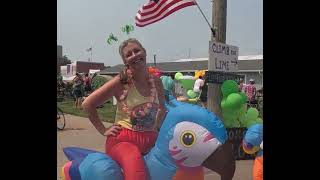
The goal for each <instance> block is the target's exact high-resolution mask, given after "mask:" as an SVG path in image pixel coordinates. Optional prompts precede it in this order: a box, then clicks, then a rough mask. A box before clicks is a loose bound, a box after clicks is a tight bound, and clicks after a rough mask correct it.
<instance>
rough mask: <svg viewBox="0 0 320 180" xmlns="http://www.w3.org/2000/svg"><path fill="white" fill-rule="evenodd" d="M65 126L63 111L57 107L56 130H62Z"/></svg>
mask: <svg viewBox="0 0 320 180" xmlns="http://www.w3.org/2000/svg"><path fill="white" fill-rule="evenodd" d="M65 126H66V119H65V117H64V113H63V111H62V110H61V109H60V108H59V107H57V129H58V130H63V129H64V127H65Z"/></svg>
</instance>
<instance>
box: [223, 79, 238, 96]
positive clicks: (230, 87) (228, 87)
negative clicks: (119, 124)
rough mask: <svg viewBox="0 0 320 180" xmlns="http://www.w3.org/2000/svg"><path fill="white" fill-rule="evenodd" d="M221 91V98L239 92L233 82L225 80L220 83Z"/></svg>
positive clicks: (235, 83)
mask: <svg viewBox="0 0 320 180" xmlns="http://www.w3.org/2000/svg"><path fill="white" fill-rule="evenodd" d="M221 91H222V95H223V97H228V96H229V94H231V93H237V92H239V88H238V84H237V82H235V81H233V80H226V81H224V82H223V83H222V86H221Z"/></svg>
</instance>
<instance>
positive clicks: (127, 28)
mask: <svg viewBox="0 0 320 180" xmlns="http://www.w3.org/2000/svg"><path fill="white" fill-rule="evenodd" d="M121 30H122V32H125V33H127V34H130V32H131V31H133V30H134V27H133V25H131V24H130V25H129V24H126V25H125V26H123V27H122V28H121Z"/></svg>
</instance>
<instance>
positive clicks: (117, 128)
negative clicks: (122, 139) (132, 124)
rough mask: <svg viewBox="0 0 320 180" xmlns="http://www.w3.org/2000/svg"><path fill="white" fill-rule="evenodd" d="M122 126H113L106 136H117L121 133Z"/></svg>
mask: <svg viewBox="0 0 320 180" xmlns="http://www.w3.org/2000/svg"><path fill="white" fill-rule="evenodd" d="M121 129H122V128H121V126H120V125H119V124H113V125H112V126H111V127H109V128H108V129H107V130H106V131H105V132H104V134H103V135H104V136H107V137H108V136H117V135H118V134H119V132H120V131H121Z"/></svg>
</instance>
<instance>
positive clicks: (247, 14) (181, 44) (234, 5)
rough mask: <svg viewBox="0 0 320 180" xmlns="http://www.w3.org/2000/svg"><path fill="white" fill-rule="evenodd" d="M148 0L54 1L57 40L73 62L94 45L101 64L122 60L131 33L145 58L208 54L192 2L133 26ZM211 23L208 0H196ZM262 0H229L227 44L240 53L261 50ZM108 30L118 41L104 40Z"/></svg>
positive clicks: (205, 28) (206, 36) (205, 31)
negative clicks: (128, 29)
mask: <svg viewBox="0 0 320 180" xmlns="http://www.w3.org/2000/svg"><path fill="white" fill-rule="evenodd" d="M147 1H148V0H58V1H57V3H58V4H57V7H58V9H57V15H58V17H57V21H58V22H57V33H58V34H57V43H58V44H59V45H62V46H63V54H64V55H67V56H68V58H69V59H71V60H72V61H75V60H82V61H87V60H88V58H89V57H90V53H89V52H86V49H88V48H90V47H91V45H92V47H93V51H92V52H93V61H97V62H104V63H105V65H106V66H112V65H116V64H120V63H122V61H121V57H120V55H119V53H118V47H119V45H120V42H121V41H123V40H125V39H127V38H129V37H134V38H137V39H138V40H140V41H141V43H142V44H143V46H144V47H145V48H146V50H147V61H148V62H153V54H156V55H157V62H161V61H170V60H176V59H180V58H188V56H189V50H190V57H191V58H198V57H208V46H209V40H210V29H209V27H208V25H207V23H206V21H205V20H204V18H203V17H202V15H201V13H200V11H199V9H198V8H197V7H196V6H190V7H186V8H184V9H180V10H179V11H176V12H175V13H173V14H171V15H169V16H168V17H166V18H164V19H163V20H161V21H158V22H156V23H154V24H150V25H148V26H145V27H142V28H141V27H136V26H135V22H134V18H135V15H136V13H137V11H138V9H139V8H140V7H141V6H142V5H143V4H145V3H146V2H147ZM197 2H198V4H199V5H200V7H201V9H202V11H203V12H204V14H205V16H206V17H207V18H208V20H209V22H211V14H212V13H211V11H212V10H211V0H198V1H197ZM262 4H263V1H262V0H228V4H227V41H226V43H227V44H230V45H234V46H238V47H239V55H254V54H262V53H263V37H262V36H263V5H262ZM126 24H132V25H134V28H135V29H134V31H133V32H132V33H130V34H129V35H127V34H125V33H123V32H122V31H121V27H122V26H124V25H126ZM110 33H113V34H114V35H115V36H117V37H118V39H119V41H118V42H113V43H112V44H111V45H109V44H107V41H106V39H107V37H108V36H109V34H110Z"/></svg>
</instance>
